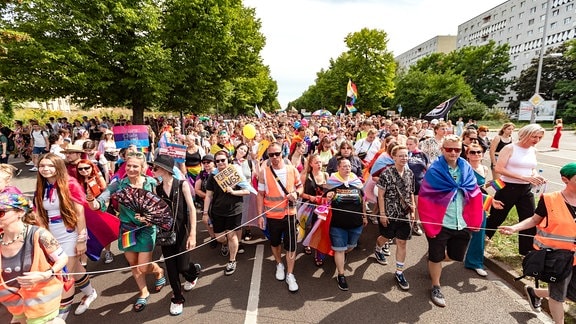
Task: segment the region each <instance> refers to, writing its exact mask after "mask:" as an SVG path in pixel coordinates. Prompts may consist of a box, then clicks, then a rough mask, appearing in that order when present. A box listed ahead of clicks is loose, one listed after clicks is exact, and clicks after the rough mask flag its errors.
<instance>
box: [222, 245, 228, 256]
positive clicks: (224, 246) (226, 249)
mask: <svg viewBox="0 0 576 324" xmlns="http://www.w3.org/2000/svg"><path fill="white" fill-rule="evenodd" d="M220 254H221V255H222V256H223V257H227V256H228V254H230V250H228V244H222V248H221V249H220Z"/></svg>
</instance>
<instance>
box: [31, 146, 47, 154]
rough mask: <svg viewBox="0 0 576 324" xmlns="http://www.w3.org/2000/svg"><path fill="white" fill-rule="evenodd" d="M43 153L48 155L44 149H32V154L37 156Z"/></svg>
mask: <svg viewBox="0 0 576 324" xmlns="http://www.w3.org/2000/svg"><path fill="white" fill-rule="evenodd" d="M44 153H48V152H47V151H46V148H45V147H36V146H34V148H33V149H32V154H38V155H39V154H44Z"/></svg>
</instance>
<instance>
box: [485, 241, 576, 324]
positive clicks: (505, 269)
mask: <svg viewBox="0 0 576 324" xmlns="http://www.w3.org/2000/svg"><path fill="white" fill-rule="evenodd" d="M485 256H486V257H485V258H484V265H485V266H486V267H487V268H488V269H490V271H492V272H494V273H495V274H496V275H497V276H499V277H500V278H502V279H503V280H504V281H505V282H506V283H507V284H509V285H510V286H512V287H514V289H516V291H517V292H518V293H519V294H520V296H522V298H526V296H525V295H524V287H525V286H534V281H532V280H530V279H520V280H514V279H515V278H517V277H519V276H520V274H518V273H516V271H515V270H514V269H512V268H511V267H510V266H509V265H507V264H505V263H503V262H500V261H498V260H494V259H492V256H491V255H490V254H489V253H488V252H485ZM565 309H566V308H565ZM542 311H545V312H546V313H547V314H548V315H550V307H549V306H548V299H546V298H543V299H542ZM568 318H570V319H568ZM564 320H565V322H566V323H568V322H576V314H575V313H574V310H572V309H570V310H569V311H565V318H564ZM567 320H569V321H567Z"/></svg>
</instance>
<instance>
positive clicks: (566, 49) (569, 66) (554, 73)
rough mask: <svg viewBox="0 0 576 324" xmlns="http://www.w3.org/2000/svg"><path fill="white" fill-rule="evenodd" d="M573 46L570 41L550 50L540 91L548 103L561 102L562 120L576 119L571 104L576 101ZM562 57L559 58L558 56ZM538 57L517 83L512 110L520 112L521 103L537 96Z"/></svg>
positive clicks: (521, 74)
mask: <svg viewBox="0 0 576 324" xmlns="http://www.w3.org/2000/svg"><path fill="white" fill-rule="evenodd" d="M571 45H576V42H574V41H572V42H566V43H564V44H562V45H560V46H558V47H555V48H549V49H548V50H547V51H546V53H545V54H544V57H543V59H542V74H541V80H540V88H539V92H540V95H541V96H542V97H544V98H545V99H546V100H558V110H557V112H556V115H557V116H559V117H564V118H570V117H576V115H575V114H574V113H573V112H570V111H572V109H571V108H570V107H571V104H573V103H574V102H575V101H574V89H575V88H574V86H575V85H576V84H575V83H573V82H574V80H575V79H576V56H575V55H573V54H571V48H572V47H571ZM556 54H558V55H556ZM538 59H539V58H538V57H535V58H534V59H532V61H531V65H530V66H529V67H528V68H527V69H525V70H523V71H522V72H521V73H520V76H519V77H518V78H517V79H516V80H514V84H513V85H512V86H511V89H512V90H513V91H515V93H516V99H515V100H514V101H513V102H512V103H511V104H510V107H511V108H512V109H515V110H516V109H518V107H519V106H520V101H527V100H528V99H530V97H532V95H534V91H535V87H536V76H537V74H538Z"/></svg>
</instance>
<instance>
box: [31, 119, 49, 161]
mask: <svg viewBox="0 0 576 324" xmlns="http://www.w3.org/2000/svg"><path fill="white" fill-rule="evenodd" d="M30 138H31V146H32V162H33V163H34V166H33V167H32V168H31V169H30V171H32V172H36V171H38V160H39V158H40V154H46V153H48V152H50V142H49V141H48V132H47V131H45V130H44V129H42V127H41V126H40V125H39V124H38V122H37V121H34V122H32V132H30Z"/></svg>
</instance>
